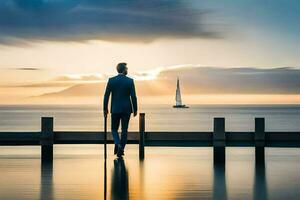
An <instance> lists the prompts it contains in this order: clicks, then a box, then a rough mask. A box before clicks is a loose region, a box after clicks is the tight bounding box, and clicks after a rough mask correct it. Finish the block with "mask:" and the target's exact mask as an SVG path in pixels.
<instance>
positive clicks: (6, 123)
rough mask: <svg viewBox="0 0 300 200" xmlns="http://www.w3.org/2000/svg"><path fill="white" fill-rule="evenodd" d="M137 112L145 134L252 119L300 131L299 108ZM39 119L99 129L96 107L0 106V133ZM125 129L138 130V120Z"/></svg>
mask: <svg viewBox="0 0 300 200" xmlns="http://www.w3.org/2000/svg"><path fill="white" fill-rule="evenodd" d="M139 111H140V112H144V113H146V131H212V127H213V118H214V117H225V119H226V122H225V124H226V130H228V131H253V130H254V118H255V117H264V118H265V120H266V131H299V130H300V105H275V106H274V105H273V106H272V105H255V106H254V105H235V106H228V105H227V106H222V105H209V106H208V105H192V106H191V107H190V108H189V109H174V108H172V107H171V105H141V106H140V109H139ZM42 116H50V117H54V129H55V130H89V131H97V130H103V115H102V108H101V107H100V105H99V106H97V105H93V106H87V105H77V106H53V105H43V106H0V131H39V130H40V126H41V125H40V123H41V122H40V121H41V119H40V118H41V117H42ZM108 120H110V118H108ZM129 130H131V131H137V130H138V117H135V118H132V119H131V121H130V126H129Z"/></svg>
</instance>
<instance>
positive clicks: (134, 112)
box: [130, 80, 138, 116]
mask: <svg viewBox="0 0 300 200" xmlns="http://www.w3.org/2000/svg"><path fill="white" fill-rule="evenodd" d="M130 97H131V102H132V106H133V115H134V116H136V115H137V110H138V106H137V98H136V93H135V86H134V81H133V80H132V84H131V89H130Z"/></svg>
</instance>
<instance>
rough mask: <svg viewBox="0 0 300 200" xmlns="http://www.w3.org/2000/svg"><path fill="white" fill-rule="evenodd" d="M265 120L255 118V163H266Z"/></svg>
mask: <svg viewBox="0 0 300 200" xmlns="http://www.w3.org/2000/svg"><path fill="white" fill-rule="evenodd" d="M265 137H266V136H265V119H264V118H255V137H254V139H255V161H256V162H257V163H261V162H262V163H263V162H264V161H265Z"/></svg>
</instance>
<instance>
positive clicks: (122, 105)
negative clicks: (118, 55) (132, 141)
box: [103, 63, 137, 157]
mask: <svg viewBox="0 0 300 200" xmlns="http://www.w3.org/2000/svg"><path fill="white" fill-rule="evenodd" d="M126 65H127V64H126V63H119V64H118V65H117V71H118V73H119V75H117V76H115V77H112V78H110V79H109V80H108V83H107V86H106V90H105V94H104V100H103V113H104V117H106V116H107V114H108V108H107V107H108V101H109V96H110V94H111V109H110V112H111V132H112V135H113V138H114V143H115V150H114V154H117V156H118V157H122V156H123V155H124V149H125V145H126V143H127V130H128V124H129V120H130V115H131V113H132V112H133V116H134V117H135V116H136V115H137V98H136V94H135V87H134V82H133V79H131V78H128V77H127V76H126V75H127V72H128V68H127V66H126ZM120 122H121V125H122V133H121V139H120V137H119V133H118V129H119V125H120Z"/></svg>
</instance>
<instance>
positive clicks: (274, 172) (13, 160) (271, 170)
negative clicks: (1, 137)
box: [0, 145, 300, 200]
mask: <svg viewBox="0 0 300 200" xmlns="http://www.w3.org/2000/svg"><path fill="white" fill-rule="evenodd" d="M108 148H109V156H108V159H107V188H106V192H107V199H298V197H299V195H300V191H299V188H300V174H299V173H298V172H299V168H300V150H299V149H278V148H277V149H276V148H267V149H266V163H265V166H262V165H260V166H255V164H254V149H253V148H227V150H226V153H227V155H226V159H227V162H226V166H225V167H222V166H214V165H213V163H212V148H203V147H199V148H195V147H193V148H182V147H180V148H179V147H147V148H146V157H145V160H144V161H139V159H138V154H137V152H138V146H137V145H128V146H127V149H126V155H125V157H124V163H123V162H122V161H120V160H119V161H118V160H115V157H114V156H113V155H112V148H113V147H112V145H109V146H108ZM54 157H55V158H54V161H53V164H51V163H50V164H47V163H46V164H45V163H44V164H43V165H42V164H41V161H40V147H0V177H1V179H0V198H1V199H7V200H10V199H74V200H82V199H104V191H105V188H104V160H103V146H102V145H55V148H54Z"/></svg>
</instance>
